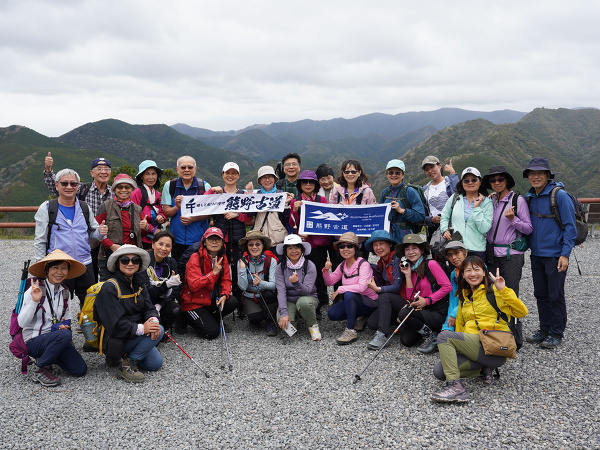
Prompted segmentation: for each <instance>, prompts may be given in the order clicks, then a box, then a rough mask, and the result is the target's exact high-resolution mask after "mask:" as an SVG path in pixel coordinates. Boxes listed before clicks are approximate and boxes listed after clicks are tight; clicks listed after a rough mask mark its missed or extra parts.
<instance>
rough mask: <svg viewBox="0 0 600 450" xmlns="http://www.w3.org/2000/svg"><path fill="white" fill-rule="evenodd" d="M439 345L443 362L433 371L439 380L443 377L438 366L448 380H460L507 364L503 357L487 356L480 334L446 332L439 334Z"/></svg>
mask: <svg viewBox="0 0 600 450" xmlns="http://www.w3.org/2000/svg"><path fill="white" fill-rule="evenodd" d="M437 344H438V350H439V351H440V360H441V362H439V363H437V364H436V367H434V369H433V373H434V375H435V376H436V377H437V378H440V376H441V374H440V370H439V368H438V367H437V366H438V365H441V368H442V371H443V374H444V376H445V379H446V380H458V379H460V378H469V377H474V376H478V375H479V371H480V369H481V368H482V367H494V368H496V367H500V366H501V365H503V364H504V363H505V362H506V358H505V357H503V356H496V355H486V354H485V353H484V351H483V347H482V346H481V342H480V341H479V335H478V334H470V333H459V332H457V331H448V330H444V331H442V332H441V333H440V334H438V337H437ZM436 369H437V370H436ZM436 372H437V373H436ZM440 379H444V378H440Z"/></svg>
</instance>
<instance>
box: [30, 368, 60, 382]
mask: <svg viewBox="0 0 600 450" xmlns="http://www.w3.org/2000/svg"><path fill="white" fill-rule="evenodd" d="M32 378H33V381H35V382H36V383H40V384H41V385H42V386H46V387H55V386H58V385H59V384H60V378H58V377H57V376H56V375H54V372H52V369H51V368H50V367H38V368H37V370H35V371H34V372H33V374H32Z"/></svg>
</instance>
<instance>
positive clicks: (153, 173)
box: [131, 160, 167, 250]
mask: <svg viewBox="0 0 600 450" xmlns="http://www.w3.org/2000/svg"><path fill="white" fill-rule="evenodd" d="M162 172H163V171H162V169H161V168H160V167H158V166H157V165H156V163H155V162H154V161H152V160H146V161H142V162H141V163H140V165H139V170H138V173H137V175H136V176H135V180H136V182H137V185H138V187H137V189H135V190H134V191H133V192H132V193H131V201H132V202H133V203H135V204H136V205H140V206H141V207H142V214H143V215H144V218H145V219H146V220H147V221H148V225H149V226H150V231H149V233H148V234H147V235H145V236H142V245H143V247H144V248H145V249H146V250H149V249H151V248H152V238H153V237H154V233H158V232H159V231H160V229H161V225H163V224H165V223H166V222H167V216H165V213H164V212H163V209H162V205H161V204H160V192H158V190H157V189H158V188H159V187H160V176H161V175H162Z"/></svg>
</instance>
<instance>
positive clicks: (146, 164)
mask: <svg viewBox="0 0 600 450" xmlns="http://www.w3.org/2000/svg"><path fill="white" fill-rule="evenodd" d="M148 169H154V170H156V177H157V180H156V184H157V185H158V182H159V180H160V177H161V175H162V173H163V171H162V169H161V168H160V167H158V164H156V163H155V162H154V161H152V160H151V159H147V160H146V161H142V162H141V163H140V165H139V167H138V173H137V175H136V176H135V181H137V184H139V185H140V186H141V185H142V184H144V182H143V180H142V175H143V174H144V172H145V171H146V170H148Z"/></svg>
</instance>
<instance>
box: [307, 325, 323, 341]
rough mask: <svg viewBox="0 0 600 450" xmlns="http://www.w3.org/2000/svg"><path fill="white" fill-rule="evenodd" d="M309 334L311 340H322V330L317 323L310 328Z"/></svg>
mask: <svg viewBox="0 0 600 450" xmlns="http://www.w3.org/2000/svg"><path fill="white" fill-rule="evenodd" d="M308 332H309V333H310V338H311V339H312V340H313V341H320V340H321V330H319V324H318V323H315V324H314V325H313V326H312V327H308Z"/></svg>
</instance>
